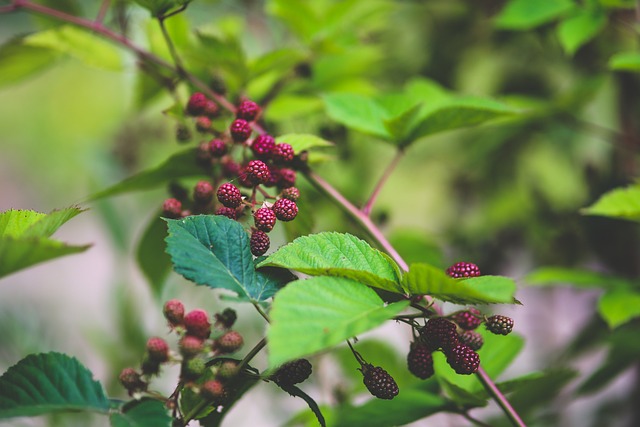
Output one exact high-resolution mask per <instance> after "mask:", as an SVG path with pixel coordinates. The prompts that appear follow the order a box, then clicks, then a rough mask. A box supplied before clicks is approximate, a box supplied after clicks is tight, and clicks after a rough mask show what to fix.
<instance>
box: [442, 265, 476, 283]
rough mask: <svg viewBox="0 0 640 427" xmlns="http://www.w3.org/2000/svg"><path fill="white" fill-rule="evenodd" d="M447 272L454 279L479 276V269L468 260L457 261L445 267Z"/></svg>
mask: <svg viewBox="0 0 640 427" xmlns="http://www.w3.org/2000/svg"><path fill="white" fill-rule="evenodd" d="M447 274H448V275H449V276H451V277H453V278H454V279H460V278H465V277H478V276H480V269H479V268H478V266H477V265H475V264H473V263H470V262H457V263H455V264H453V265H452V266H451V267H449V268H447Z"/></svg>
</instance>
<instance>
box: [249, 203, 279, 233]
mask: <svg viewBox="0 0 640 427" xmlns="http://www.w3.org/2000/svg"><path fill="white" fill-rule="evenodd" d="M253 220H254V223H255V226H256V228H257V229H258V230H260V231H264V232H265V233H268V232H270V231H271V230H273V227H274V226H275V225H276V214H275V212H273V211H272V210H271V209H269V208H260V209H258V210H257V211H256V212H255V213H254V214H253Z"/></svg>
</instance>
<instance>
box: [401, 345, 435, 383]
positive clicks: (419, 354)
mask: <svg viewBox="0 0 640 427" xmlns="http://www.w3.org/2000/svg"><path fill="white" fill-rule="evenodd" d="M407 367H408V368H409V372H411V373H412V374H413V375H415V376H416V377H418V378H421V379H423V380H426V379H427V378H429V377H431V376H432V375H433V374H434V370H433V355H432V352H431V351H430V350H429V349H428V348H427V346H426V345H425V344H424V343H421V342H420V341H416V342H413V343H411V350H409V354H407Z"/></svg>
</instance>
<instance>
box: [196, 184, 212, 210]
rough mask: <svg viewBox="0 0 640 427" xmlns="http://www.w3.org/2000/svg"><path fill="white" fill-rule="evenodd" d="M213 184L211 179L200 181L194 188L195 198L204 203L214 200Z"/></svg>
mask: <svg viewBox="0 0 640 427" xmlns="http://www.w3.org/2000/svg"><path fill="white" fill-rule="evenodd" d="M213 192H214V191H213V185H211V183H210V182H209V181H198V183H197V184H196V186H195V187H194V188H193V200H195V201H196V202H198V203H201V204H203V205H206V204H208V203H209V202H210V201H211V200H213Z"/></svg>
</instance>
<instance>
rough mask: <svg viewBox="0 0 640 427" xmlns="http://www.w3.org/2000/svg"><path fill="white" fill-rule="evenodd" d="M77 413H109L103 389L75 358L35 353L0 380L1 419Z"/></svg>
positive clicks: (10, 369) (58, 354) (59, 354)
mask: <svg viewBox="0 0 640 427" xmlns="http://www.w3.org/2000/svg"><path fill="white" fill-rule="evenodd" d="M75 411H92V412H100V413H105V414H106V413H107V412H108V411H109V400H108V399H107V398H106V397H105V395H104V391H103V389H102V386H101V385H100V383H99V382H97V381H95V380H94V379H93V375H92V374H91V372H90V371H89V370H88V369H87V368H85V367H84V366H83V365H82V364H80V362H78V360H77V359H75V358H72V357H69V356H67V355H65V354H61V353H43V354H32V355H30V356H27V357H26V358H24V359H22V360H21V361H20V362H18V363H17V364H16V365H14V366H12V367H11V368H9V370H7V372H5V373H4V374H3V375H2V376H1V377H0V419H4V418H13V417H32V416H36V415H43V414H50V413H54V412H75Z"/></svg>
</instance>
